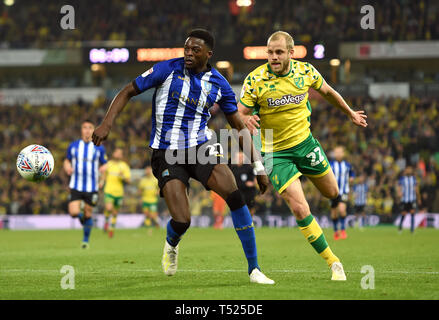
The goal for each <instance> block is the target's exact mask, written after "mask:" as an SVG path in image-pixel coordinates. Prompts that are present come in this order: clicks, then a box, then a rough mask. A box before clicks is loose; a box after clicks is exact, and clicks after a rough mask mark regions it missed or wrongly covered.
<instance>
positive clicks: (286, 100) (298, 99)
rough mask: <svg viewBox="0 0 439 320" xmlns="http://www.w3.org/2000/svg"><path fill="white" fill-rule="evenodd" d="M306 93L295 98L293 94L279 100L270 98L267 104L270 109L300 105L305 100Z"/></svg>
mask: <svg viewBox="0 0 439 320" xmlns="http://www.w3.org/2000/svg"><path fill="white" fill-rule="evenodd" d="M305 96H306V93H302V94H299V95H297V96H293V95H292V94H286V95H284V96H282V98H279V99H273V98H268V99H267V103H268V106H269V107H279V106H285V105H287V104H299V103H301V102H302V101H303V99H305Z"/></svg>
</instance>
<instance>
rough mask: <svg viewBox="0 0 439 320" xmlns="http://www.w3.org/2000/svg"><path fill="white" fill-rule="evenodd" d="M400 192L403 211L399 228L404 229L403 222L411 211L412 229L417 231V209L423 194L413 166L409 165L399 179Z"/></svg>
mask: <svg viewBox="0 0 439 320" xmlns="http://www.w3.org/2000/svg"><path fill="white" fill-rule="evenodd" d="M398 194H399V196H400V197H401V204H402V212H401V220H400V221H399V227H398V230H399V231H400V232H401V231H402V223H403V221H404V218H405V215H406V214H407V213H408V212H409V213H410V216H411V220H410V231H411V232H412V233H413V232H414V231H415V210H416V204H418V205H419V204H420V202H421V196H420V192H419V186H418V183H417V181H416V177H415V175H414V174H413V167H412V166H407V167H406V168H405V170H404V173H403V175H402V176H401V177H400V178H399V180H398Z"/></svg>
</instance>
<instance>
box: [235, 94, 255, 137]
mask: <svg viewBox="0 0 439 320" xmlns="http://www.w3.org/2000/svg"><path fill="white" fill-rule="evenodd" d="M238 112H239V116H240V117H241V119H242V121H243V122H244V124H245V125H246V127H247V128H248V129H249V130H250V132H251V133H252V134H257V131H258V129H257V128H259V123H258V121H259V117H258V116H257V115H252V113H253V109H252V108H248V107H246V106H244V105H243V104H242V103H241V102H238Z"/></svg>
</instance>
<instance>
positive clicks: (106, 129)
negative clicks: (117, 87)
mask: <svg viewBox="0 0 439 320" xmlns="http://www.w3.org/2000/svg"><path fill="white" fill-rule="evenodd" d="M137 94H139V92H137V90H136V88H134V85H133V83H132V82H130V83H128V84H127V85H126V86H125V87H124V88H123V89H122V90H121V91H119V93H118V94H117V95H116V96H115V97H114V99H113V101H111V104H110V106H109V107H108V110H107V113H106V114H105V117H104V120H103V121H102V123H101V124H100V125H99V126H98V127H97V128H96V129H95V131H94V132H93V137H92V139H93V143H94V144H95V145H97V146H99V145H100V144H101V143H102V141H104V140H105V139H106V138H107V136H108V134H109V133H110V130H111V127H112V126H113V123H114V120H115V119H116V117H117V115H118V114H119V113H120V112H121V111H122V110H123V108H125V106H126V104H127V103H128V101H129V100H130V99H131V98H132V97H134V96H136V95H137Z"/></svg>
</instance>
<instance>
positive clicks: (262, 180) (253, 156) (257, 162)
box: [226, 112, 269, 193]
mask: <svg viewBox="0 0 439 320" xmlns="http://www.w3.org/2000/svg"><path fill="white" fill-rule="evenodd" d="M226 119H227V121H228V122H229V124H230V126H231V127H232V128H233V129H237V130H238V132H239V134H238V142H239V148H240V149H241V150H242V151H243V152H244V154H245V155H246V156H247V157H248V158H249V159H250V161H251V162H252V163H253V167H254V168H255V169H256V173H257V176H256V179H257V181H258V184H259V189H260V191H261V193H265V191H266V190H267V188H268V183H269V181H268V177H267V175H266V173H265V169H264V165H263V164H262V158H261V155H260V153H259V152H258V151H256V148H255V146H254V145H253V140H252V137H251V135H250V132H249V131H248V129H247V128H246V127H245V125H244V122H242V119H241V118H240V116H239V112H234V113H232V114H226ZM247 146H250V154H248V149H249V148H248V147H247Z"/></svg>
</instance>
